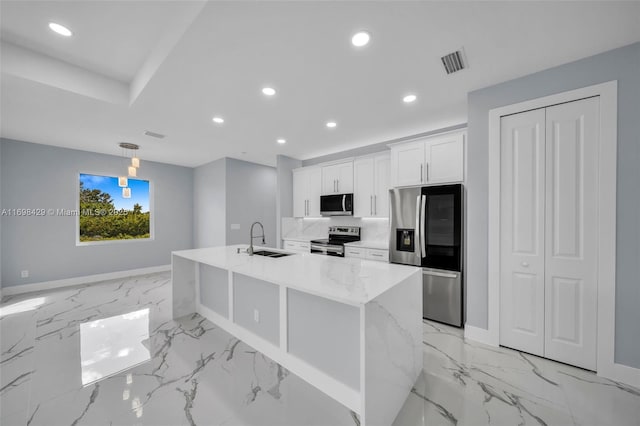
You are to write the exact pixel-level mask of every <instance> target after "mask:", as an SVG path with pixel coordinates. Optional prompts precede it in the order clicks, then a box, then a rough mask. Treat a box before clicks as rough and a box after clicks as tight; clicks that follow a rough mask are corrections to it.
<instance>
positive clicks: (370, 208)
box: [369, 195, 373, 216]
mask: <svg viewBox="0 0 640 426" xmlns="http://www.w3.org/2000/svg"><path fill="white" fill-rule="evenodd" d="M369 212H370V213H371V216H373V195H371V196H369Z"/></svg>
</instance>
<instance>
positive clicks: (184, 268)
mask: <svg viewBox="0 0 640 426" xmlns="http://www.w3.org/2000/svg"><path fill="white" fill-rule="evenodd" d="M196 268H197V263H196V262H194V261H192V260H188V259H185V258H183V257H180V256H176V255H175V254H174V255H172V256H171V291H172V296H173V306H172V307H173V318H174V319H176V318H180V317H183V316H185V315H189V314H192V313H194V312H195V311H196Z"/></svg>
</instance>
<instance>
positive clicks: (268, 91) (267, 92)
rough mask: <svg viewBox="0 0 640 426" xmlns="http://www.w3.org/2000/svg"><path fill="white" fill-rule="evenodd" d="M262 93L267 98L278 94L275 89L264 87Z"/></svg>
mask: <svg viewBox="0 0 640 426" xmlns="http://www.w3.org/2000/svg"><path fill="white" fill-rule="evenodd" d="M262 93H264V94H265V95H267V96H273V95H275V94H276V89H274V88H273V87H263V88H262Z"/></svg>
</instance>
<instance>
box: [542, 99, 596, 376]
mask: <svg viewBox="0 0 640 426" xmlns="http://www.w3.org/2000/svg"><path fill="white" fill-rule="evenodd" d="M546 114H547V116H546V134H547V135H546V138H547V144H548V149H547V156H546V163H547V168H546V217H547V227H546V233H545V234H546V235H545V244H546V259H545V265H546V279H545V294H546V297H545V298H546V307H547V310H546V313H545V315H546V321H545V323H546V333H545V336H546V338H545V356H547V357H548V358H551V359H555V360H558V361H562V362H566V363H569V364H573V365H577V366H579V367H583V368H587V369H590V370H595V368H596V326H597V324H596V319H597V269H596V267H597V260H598V251H597V247H598V241H597V229H598V216H597V215H598V211H597V208H596V205H597V194H598V181H597V176H598V154H597V151H598V142H599V141H598V135H599V133H600V129H599V98H590V99H584V100H581V101H576V102H570V103H566V104H561V105H557V106H553V107H549V108H547V110H546Z"/></svg>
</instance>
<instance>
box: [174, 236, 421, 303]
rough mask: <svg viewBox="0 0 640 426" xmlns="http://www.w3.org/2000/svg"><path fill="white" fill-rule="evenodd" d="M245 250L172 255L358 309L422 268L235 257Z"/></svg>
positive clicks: (317, 258) (310, 257) (299, 256)
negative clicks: (357, 307)
mask: <svg viewBox="0 0 640 426" xmlns="http://www.w3.org/2000/svg"><path fill="white" fill-rule="evenodd" d="M246 247H247V245H246V244H242V245H234V246H227V247H211V248H203V249H194V250H182V251H174V252H173V254H174V255H176V256H180V257H182V258H185V259H189V260H193V261H195V262H200V263H204V264H207V265H211V266H215V267H218V268H222V269H226V270H230V271H232V272H237V273H240V274H244V275H248V276H250V277H253V278H257V279H260V280H264V281H268V282H271V283H274V284H278V285H283V286H286V287H289V288H293V289H296V290H300V291H303V292H305V293H309V294H314V295H317V296H320V297H325V298H327V299H332V300H335V301H338V302H342V303H347V304H350V305H356V306H358V305H362V304H365V303H367V302H370V301H371V300H373V299H375V298H376V297H377V296H379V295H380V294H382V293H384V292H385V291H387V290H388V289H390V288H392V287H394V286H395V285H396V284H398V283H400V282H402V281H404V280H405V279H406V278H408V277H410V276H411V275H412V274H414V273H417V272H418V273H419V272H420V269H419V268H416V267H413V266H406V265H396V264H392V263H385V262H376V261H372V260H364V259H355V258H341V257H333V256H322V255H316V254H307V253H296V254H293V255H291V256H286V257H280V258H276V259H272V258H268V257H264V256H249V255H248V254H246V253H240V254H238V253H236V251H237V248H242V249H245V248H246ZM256 248H257V247H256ZM267 249H268V250H273V251H284V250H277V249H272V248H267Z"/></svg>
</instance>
